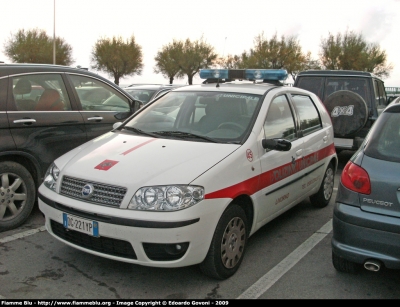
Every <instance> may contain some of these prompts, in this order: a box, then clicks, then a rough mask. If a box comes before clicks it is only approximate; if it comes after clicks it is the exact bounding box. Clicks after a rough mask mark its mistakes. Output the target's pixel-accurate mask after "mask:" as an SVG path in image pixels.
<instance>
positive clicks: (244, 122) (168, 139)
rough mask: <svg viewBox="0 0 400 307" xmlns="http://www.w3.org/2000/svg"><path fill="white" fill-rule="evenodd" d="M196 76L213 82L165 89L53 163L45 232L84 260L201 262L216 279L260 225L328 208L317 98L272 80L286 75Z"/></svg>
mask: <svg viewBox="0 0 400 307" xmlns="http://www.w3.org/2000/svg"><path fill="white" fill-rule="evenodd" d="M200 76H201V77H202V78H216V79H215V80H216V81H217V83H208V84H201V85H193V86H187V87H181V88H178V89H174V90H172V91H171V92H169V93H168V94H166V95H165V96H163V97H161V98H159V99H157V100H155V101H154V102H151V103H149V104H148V105H146V106H145V107H143V108H142V109H140V110H139V111H138V112H136V113H135V114H134V115H133V116H132V117H131V118H129V119H128V120H127V121H125V122H124V123H123V124H121V125H120V126H119V127H117V128H115V129H114V130H113V131H111V132H109V133H107V134H104V135H102V136H100V137H98V138H97V139H94V140H92V141H90V142H88V143H86V144H84V145H82V146H80V147H78V148H76V149H74V150H72V151H70V152H69V153H67V154H65V155H63V156H61V157H60V158H58V159H57V160H55V161H54V164H53V165H52V166H51V167H50V168H49V170H48V172H47V175H46V178H45V181H44V183H43V184H42V185H41V186H40V187H39V207H40V210H41V211H42V212H43V213H44V215H45V217H46V228H47V230H48V232H49V233H50V234H52V235H53V236H54V237H56V238H57V239H59V240H60V241H62V242H64V243H66V244H68V245H71V246H73V247H75V248H77V249H80V250H82V251H85V252H88V253H92V254H94V255H98V256H102V257H106V258H110V259H114V260H120V261H125V262H130V263H134V264H140V265H146V266H155V267H181V266H188V265H194V264H200V268H201V270H202V272H203V273H205V274H207V275H209V276H212V277H214V278H217V279H224V278H228V277H230V276H231V275H233V274H234V273H235V272H236V271H237V269H238V267H239V265H240V263H241V262H242V260H243V255H244V253H245V249H246V245H247V240H248V238H249V236H251V235H252V234H253V233H255V232H256V231H257V230H258V229H259V228H260V227H262V226H263V225H265V224H266V223H268V222H269V221H271V220H272V219H273V218H275V217H277V216H278V215H280V214H282V213H283V212H285V211H286V210H288V209H289V208H291V207H293V206H294V205H296V204H298V203H299V202H301V201H303V200H304V199H306V198H308V197H309V198H310V201H311V203H312V204H314V205H315V206H317V207H325V206H326V205H327V204H328V203H329V200H330V198H331V195H332V191H333V185H334V182H333V180H334V174H335V172H336V168H337V156H336V152H335V147H334V144H333V129H332V123H331V120H330V117H329V115H328V114H327V112H326V110H325V108H324V106H323V105H322V103H321V101H320V100H319V99H318V98H317V96H316V95H314V94H313V93H311V92H308V91H305V90H302V89H299V88H295V87H285V86H281V85H276V84H274V83H277V82H278V81H279V80H284V79H285V78H286V77H287V73H286V71H285V70H202V71H201V72H200ZM230 79H242V80H244V79H253V80H255V79H262V80H264V81H267V82H272V83H267V82H263V83H256V82H253V83H252V82H245V81H239V82H223V81H224V80H225V81H227V80H230ZM271 79H272V80H274V81H270V80H271ZM206 83H207V81H206Z"/></svg>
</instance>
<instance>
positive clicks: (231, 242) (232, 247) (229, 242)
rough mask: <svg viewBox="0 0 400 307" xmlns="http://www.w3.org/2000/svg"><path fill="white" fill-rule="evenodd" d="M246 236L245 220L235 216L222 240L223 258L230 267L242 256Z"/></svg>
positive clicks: (226, 265)
mask: <svg viewBox="0 0 400 307" xmlns="http://www.w3.org/2000/svg"><path fill="white" fill-rule="evenodd" d="M245 238H246V229H245V225H244V223H243V220H242V219H241V218H239V217H235V218H233V219H231V220H230V222H229V223H228V225H227V226H226V228H225V232H224V235H223V237H222V242H221V259H222V263H223V264H224V266H225V267H226V268H228V269H231V268H233V267H234V266H235V265H236V264H237V263H238V262H239V261H240V259H241V258H242V254H243V250H244V245H245V242H246V241H245Z"/></svg>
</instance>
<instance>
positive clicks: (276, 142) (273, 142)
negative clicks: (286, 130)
mask: <svg viewBox="0 0 400 307" xmlns="http://www.w3.org/2000/svg"><path fill="white" fill-rule="evenodd" d="M262 147H263V148H265V149H270V150H278V151H289V150H290V149H291V148H292V143H290V142H289V141H287V140H285V139H263V140H262Z"/></svg>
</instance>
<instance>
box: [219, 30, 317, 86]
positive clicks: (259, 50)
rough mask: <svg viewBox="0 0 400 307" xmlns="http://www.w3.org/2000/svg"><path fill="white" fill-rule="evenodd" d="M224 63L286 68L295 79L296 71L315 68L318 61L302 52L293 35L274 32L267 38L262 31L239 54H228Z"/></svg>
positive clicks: (245, 66) (243, 67)
mask: <svg viewBox="0 0 400 307" xmlns="http://www.w3.org/2000/svg"><path fill="white" fill-rule="evenodd" d="M225 64H226V65H231V64H234V65H235V66H236V67H237V68H242V69H245V68H260V69H286V70H287V71H288V73H289V74H291V75H292V77H293V79H295V77H296V75H297V73H298V72H299V71H301V70H303V69H304V68H306V67H312V68H317V67H319V65H318V62H317V61H315V60H313V59H312V58H311V53H310V52H308V53H307V54H304V53H303V52H302V49H301V46H300V44H299V42H298V41H297V40H296V38H295V37H293V36H291V37H285V36H284V35H282V36H281V38H280V39H279V38H278V35H277V34H276V33H275V34H274V35H273V36H272V37H271V39H267V38H265V36H264V33H263V32H262V33H261V34H259V35H258V36H256V37H255V39H254V47H253V48H252V49H250V51H249V52H246V51H244V52H243V53H242V54H241V55H239V56H233V57H232V56H230V57H228V58H227V60H226V61H225Z"/></svg>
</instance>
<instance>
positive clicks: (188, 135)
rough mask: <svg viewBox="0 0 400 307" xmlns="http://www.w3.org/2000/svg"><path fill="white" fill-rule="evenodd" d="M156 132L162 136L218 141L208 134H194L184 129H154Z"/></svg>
mask: <svg viewBox="0 0 400 307" xmlns="http://www.w3.org/2000/svg"><path fill="white" fill-rule="evenodd" d="M153 133H154V134H158V135H162V136H172V137H178V138H182V139H186V138H189V139H190V138H192V139H193V138H195V139H202V140H206V141H209V142H212V143H218V141H217V140H215V139H213V138H210V137H208V136H204V135H198V134H194V133H189V132H183V131H153Z"/></svg>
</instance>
